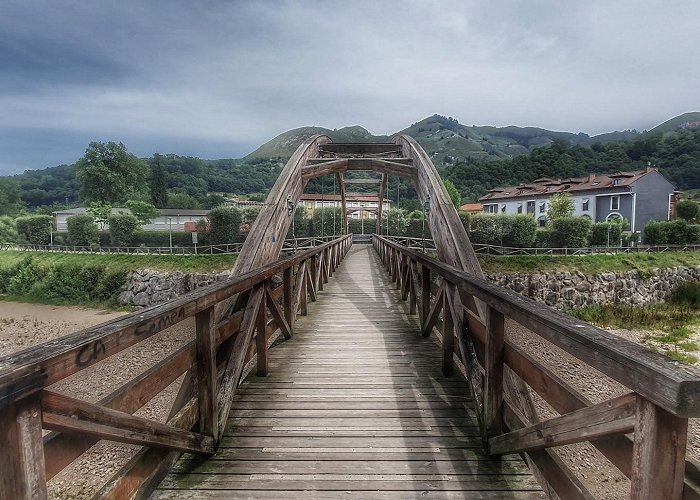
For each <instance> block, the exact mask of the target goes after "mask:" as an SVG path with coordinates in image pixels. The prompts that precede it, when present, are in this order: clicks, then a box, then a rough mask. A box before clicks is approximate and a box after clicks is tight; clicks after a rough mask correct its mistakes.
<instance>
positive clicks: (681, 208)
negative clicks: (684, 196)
mask: <svg viewBox="0 0 700 500" xmlns="http://www.w3.org/2000/svg"><path fill="white" fill-rule="evenodd" d="M676 213H677V214H678V217H680V218H681V219H683V220H685V221H688V222H690V221H693V220H695V219H697V218H698V216H699V215H700V205H698V204H697V202H694V201H691V200H683V201H679V202H678V203H676Z"/></svg>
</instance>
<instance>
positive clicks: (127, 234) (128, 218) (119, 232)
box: [109, 214, 139, 247]
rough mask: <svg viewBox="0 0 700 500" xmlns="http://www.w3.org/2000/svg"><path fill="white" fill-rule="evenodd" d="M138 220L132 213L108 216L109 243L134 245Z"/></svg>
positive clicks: (125, 245) (116, 245) (115, 245)
mask: <svg viewBox="0 0 700 500" xmlns="http://www.w3.org/2000/svg"><path fill="white" fill-rule="evenodd" d="M138 228H139V221H138V219H136V217H134V216H133V215H128V214H119V215H112V216H111V217H110V218H109V244H110V245H112V246H113V247H130V246H133V245H134V241H135V239H136V230H137V229H138Z"/></svg>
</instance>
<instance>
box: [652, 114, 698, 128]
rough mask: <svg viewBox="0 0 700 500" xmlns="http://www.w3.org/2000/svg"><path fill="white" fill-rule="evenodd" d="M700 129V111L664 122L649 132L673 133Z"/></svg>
mask: <svg viewBox="0 0 700 500" xmlns="http://www.w3.org/2000/svg"><path fill="white" fill-rule="evenodd" d="M698 127H700V111H691V112H690V113H683V114H682V115H678V116H676V117H674V118H671V119H670V120H667V121H665V122H663V123H662V124H661V125H658V126H656V127H654V128H653V129H651V130H650V131H649V132H652V133H653V132H673V131H674V130H683V129H691V128H698Z"/></svg>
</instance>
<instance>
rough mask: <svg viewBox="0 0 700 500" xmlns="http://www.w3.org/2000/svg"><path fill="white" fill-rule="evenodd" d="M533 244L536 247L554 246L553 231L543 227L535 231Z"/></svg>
mask: <svg viewBox="0 0 700 500" xmlns="http://www.w3.org/2000/svg"><path fill="white" fill-rule="evenodd" d="M535 246H536V247H537V248H551V247H553V246H554V231H552V230H550V229H545V230H544V231H537V232H536V233H535Z"/></svg>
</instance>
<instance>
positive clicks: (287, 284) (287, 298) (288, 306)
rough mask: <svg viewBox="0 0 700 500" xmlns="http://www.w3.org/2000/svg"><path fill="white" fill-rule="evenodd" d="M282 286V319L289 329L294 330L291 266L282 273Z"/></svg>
mask: <svg viewBox="0 0 700 500" xmlns="http://www.w3.org/2000/svg"><path fill="white" fill-rule="evenodd" d="M282 286H283V287H284V289H283V290H282V297H283V298H282V300H283V305H284V317H285V319H286V320H287V324H288V325H289V328H290V329H293V328H294V326H293V325H294V310H293V309H294V306H293V305H292V304H294V298H293V297H292V294H293V293H294V292H293V291H292V290H293V287H292V266H289V267H288V268H286V269H285V270H284V273H283V275H282Z"/></svg>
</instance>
